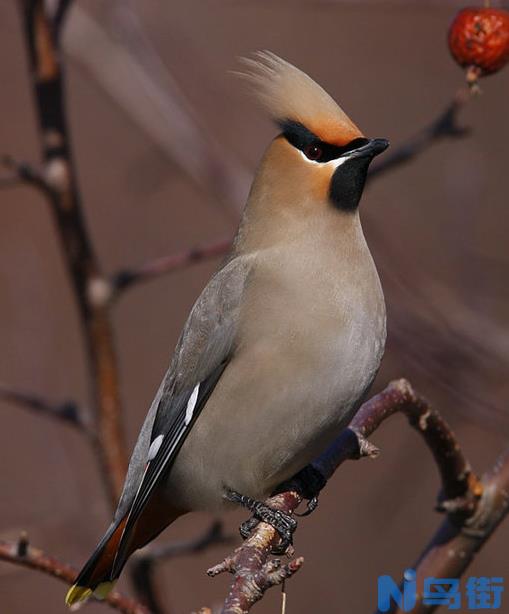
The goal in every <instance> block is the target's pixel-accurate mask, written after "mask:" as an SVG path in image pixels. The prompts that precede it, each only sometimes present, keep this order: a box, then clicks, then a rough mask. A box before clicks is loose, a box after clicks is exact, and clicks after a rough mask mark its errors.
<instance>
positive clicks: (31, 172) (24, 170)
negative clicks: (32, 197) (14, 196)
mask: <svg viewBox="0 0 509 614" xmlns="http://www.w3.org/2000/svg"><path fill="white" fill-rule="evenodd" d="M0 166H2V167H3V168H5V169H6V170H7V171H9V174H8V175H7V176H5V177H2V178H0V185H1V186H2V187H3V186H11V185H32V186H34V187H37V188H39V189H40V190H41V191H42V192H43V193H45V194H46V195H50V194H51V187H50V185H49V184H48V183H47V182H46V180H45V178H44V177H43V175H42V174H41V173H40V172H39V171H38V170H37V169H36V168H34V167H33V166H31V165H30V164H27V163H26V162H18V161H17V160H15V159H14V158H13V157H12V156H9V155H3V156H1V157H0Z"/></svg>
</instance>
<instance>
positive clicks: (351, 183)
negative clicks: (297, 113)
mask: <svg viewBox="0 0 509 614" xmlns="http://www.w3.org/2000/svg"><path fill="white" fill-rule="evenodd" d="M278 125H279V127H280V128H281V130H282V136H283V137H284V138H285V139H286V140H287V141H288V142H289V143H290V145H293V147H295V148H296V149H298V150H299V151H301V152H302V153H303V154H304V155H305V156H306V157H307V158H309V159H310V160H312V161H313V162H317V163H319V164H324V163H326V162H330V161H331V160H337V159H338V158H341V157H342V156H344V155H345V154H346V153H348V152H349V151H354V150H355V149H358V148H359V147H362V146H363V145H366V144H367V143H369V139H366V138H363V137H360V138H357V139H354V140H352V141H350V142H349V143H347V144H346V145H342V146H339V145H332V144H331V143H327V142H325V141H322V140H321V139H319V138H318V136H317V135H316V134H314V133H313V132H311V130H308V128H306V126H304V125H303V124H301V123H299V122H295V121H292V120H284V121H281V122H278ZM370 162H371V158H370V157H356V158H352V159H345V160H344V162H342V164H340V165H339V166H338V167H337V169H336V170H335V171H334V174H333V176H332V180H331V184H330V188H329V198H330V201H331V204H332V205H333V206H334V207H336V208H338V209H342V210H343V211H355V209H357V207H358V205H359V201H360V199H361V196H362V191H363V189H364V184H365V183H366V175H367V172H368V167H369V163H370Z"/></svg>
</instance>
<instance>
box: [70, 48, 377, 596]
mask: <svg viewBox="0 0 509 614" xmlns="http://www.w3.org/2000/svg"><path fill="white" fill-rule="evenodd" d="M243 62H244V67H245V68H244V70H243V71H242V73H241V76H242V77H243V78H244V79H245V80H246V81H247V83H248V84H249V86H250V88H251V89H252V90H253V91H254V93H255V95H256V96H257V97H258V99H259V101H260V103H261V104H262V106H263V107H264V108H265V109H266V111H267V112H268V114H269V116H270V117H271V119H272V120H273V121H274V122H275V124H276V127H277V135H276V136H275V137H274V138H273V140H272V141H271V142H270V144H269V146H268V148H267V149H266V151H265V153H264V155H263V156H262V159H261V161H260V163H259V166H258V168H257V170H256V173H255V176H254V180H253V183H252V186H251V189H250V192H249V196H248V198H247V202H246V205H245V207H244V210H243V213H242V216H241V220H240V224H239V228H238V231H237V233H236V235H235V239H234V241H233V244H232V248H231V251H230V253H229V254H228V255H227V257H226V258H225V259H224V261H223V263H222V264H221V266H220V268H219V269H218V270H217V272H216V273H215V274H214V275H213V276H212V277H211V279H210V281H209V282H208V284H207V285H206V287H205V288H204V290H203V291H202V293H201V294H200V296H199V298H198V299H197V301H196V302H195V304H194V306H193V307H192V309H191V312H190V314H189V317H188V319H187V321H186V323H185V325H184V327H183V330H182V333H181V335H180V338H179V340H178V342H177V345H176V349H175V352H174V354H173V357H172V360H171V362H170V366H169V368H168V370H167V372H166V374H165V375H164V378H163V380H162V382H161V385H160V387H159V389H158V391H157V393H156V395H155V398H154V400H153V402H152V404H151V406H150V409H149V411H148V414H147V416H146V419H145V421H144V423H143V426H142V428H141V431H140V434H139V437H138V440H137V442H136V444H135V447H134V451H133V453H132V457H131V460H130V463H129V468H128V472H127V477H126V480H125V485H124V488H123V492H122V495H121V497H120V501H119V504H118V508H117V510H116V512H115V515H114V519H113V521H112V523H111V525H110V526H109V528H108V530H107V531H106V533H105V535H104V537H103V538H102V539H101V541H100V542H99V544H98V545H97V547H96V549H95V551H94V552H93V554H92V556H91V557H90V559H89V560H88V562H87V563H86V564H85V566H84V567H83V569H82V571H81V572H80V573H79V575H78V577H77V579H76V581H75V584H74V585H73V586H72V587H71V588H70V589H69V591H68V593H67V596H66V603H67V604H68V605H69V606H76V605H77V604H80V603H81V602H83V601H86V600H87V599H88V598H89V597H91V596H92V595H93V596H94V597H95V598H98V599H104V598H105V597H106V596H107V595H108V593H109V592H110V591H111V589H112V587H113V586H114V583H115V581H116V580H117V579H118V577H119V575H120V573H121V571H122V568H123V567H124V565H125V564H126V562H127V560H128V558H129V556H130V555H131V554H132V553H133V552H134V551H135V550H137V549H139V548H141V547H143V546H144V545H146V544H147V543H148V542H150V541H151V540H153V539H155V538H156V537H157V536H158V535H159V534H160V533H161V532H162V531H163V530H164V529H165V528H166V527H167V526H168V525H170V524H171V523H172V522H174V521H175V520H176V519H177V518H179V517H180V516H182V515H184V514H186V513H188V512H192V511H198V510H206V511H210V512H213V513H218V512H221V511H224V510H228V509H233V508H234V506H235V504H245V505H246V506H247V507H250V504H253V502H255V503H254V504H253V505H251V507H250V509H254V510H258V511H260V510H263V512H265V515H264V516H263V518H264V520H265V519H268V521H269V522H271V523H272V524H274V526H275V527H276V529H277V530H278V531H279V533H280V535H281V538H282V541H285V540H286V541H285V544H286V545H287V544H288V542H289V540H291V535H290V534H289V533H291V531H292V529H293V525H292V519H291V518H290V517H285V515H284V514H283V515H282V516H281V515H279V514H278V515H276V516H274V514H272V515H271V513H270V512H271V510H270V508H269V509H268V508H267V507H265V508H264V507H263V503H262V502H263V501H264V500H265V499H267V497H269V496H270V494H271V493H273V492H274V490H275V489H276V488H277V487H278V485H280V484H281V483H283V482H284V481H285V480H288V479H290V478H291V477H292V476H294V475H295V474H297V473H298V472H299V471H301V470H302V469H303V468H305V467H306V466H307V465H308V464H309V463H310V462H311V461H312V460H313V459H314V458H316V457H317V456H318V455H319V454H320V453H321V452H322V451H324V449H325V448H326V447H327V446H328V445H329V444H330V443H332V441H333V440H334V439H335V438H336V437H337V436H338V434H339V433H340V432H341V431H342V430H343V429H344V428H345V427H347V425H348V423H349V422H350V420H351V419H352V417H353V416H354V415H355V412H356V411H357V409H358V408H359V406H360V404H361V403H362V401H363V400H364V398H365V396H366V394H367V392H368V390H369V388H370V386H371V384H372V382H373V380H374V378H375V376H376V373H377V371H378V369H379V366H380V363H381V360H382V356H383V353H384V347H385V339H386V310H385V301H384V295H383V290H382V287H381V283H380V279H379V276H378V273H377V269H376V266H375V264H374V261H373V258H372V256H371V253H370V251H369V248H368V246H367V243H366V240H365V237H364V234H363V231H362V227H361V222H360V217H359V201H360V199H361V196H362V193H363V189H364V185H365V181H366V175H367V172H368V167H369V165H370V163H371V161H372V160H373V158H374V157H375V156H377V155H378V154H380V153H382V152H383V151H384V150H385V149H386V148H387V147H388V145H389V143H388V141H387V140H386V139H380V138H374V139H370V138H367V137H365V136H364V134H363V133H362V132H361V131H360V130H359V128H358V127H357V126H356V124H354V122H353V121H352V120H351V119H350V118H349V117H348V116H347V114H346V113H345V112H344V111H343V110H342V109H341V107H340V106H339V105H338V104H337V103H336V102H335V101H334V99H333V98H332V97H331V96H330V95H329V94H328V93H327V92H326V91H325V90H324V89H323V88H322V87H321V86H320V85H318V84H317V83H316V82H315V81H314V80H313V79H312V78H311V77H310V76H308V75H307V74H306V73H305V72H303V71H301V70H300V69H299V68H297V67H296V66H294V65H292V64H290V63H289V62H287V61H286V60H284V59H282V58H280V57H278V56H277V55H275V54H274V53H272V52H269V51H260V52H256V53H254V54H253V55H252V56H250V57H248V58H244V59H243ZM246 502H247V503H246ZM258 517H259V518H260V516H258ZM293 522H294V521H293Z"/></svg>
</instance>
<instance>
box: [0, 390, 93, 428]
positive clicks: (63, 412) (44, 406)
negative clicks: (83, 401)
mask: <svg viewBox="0 0 509 614" xmlns="http://www.w3.org/2000/svg"><path fill="white" fill-rule="evenodd" d="M0 399H2V400H4V401H7V402H9V403H13V404H15V405H19V406H20V407H24V408H27V409H30V410H32V411H35V412H37V413H39V414H43V415H47V416H50V417H51V418H57V419H58V420H63V421H64V422H66V423H67V424H71V425H72V426H74V427H76V428H78V429H84V430H88V424H87V420H86V419H85V416H84V415H83V412H82V410H81V409H80V408H79V407H78V406H77V405H76V403H74V402H73V401H65V402H64V403H59V404H56V403H51V402H50V401H48V400H47V399H44V398H43V397H41V396H39V395H36V394H33V393H31V392H26V391H24V390H17V389H15V388H10V387H8V386H5V385H4V384H2V383H0Z"/></svg>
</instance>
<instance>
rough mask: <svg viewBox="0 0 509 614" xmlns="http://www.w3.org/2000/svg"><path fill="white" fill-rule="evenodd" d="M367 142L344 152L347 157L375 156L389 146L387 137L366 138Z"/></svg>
mask: <svg viewBox="0 0 509 614" xmlns="http://www.w3.org/2000/svg"><path fill="white" fill-rule="evenodd" d="M366 140H367V143H365V144H364V145H361V146H360V147H357V149H352V150H351V151H348V152H346V153H345V154H344V157H345V158H374V157H375V156H378V154H381V153H382V152H383V151H385V150H386V149H387V147H389V141H388V140H387V139H366Z"/></svg>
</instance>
